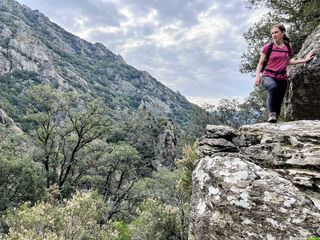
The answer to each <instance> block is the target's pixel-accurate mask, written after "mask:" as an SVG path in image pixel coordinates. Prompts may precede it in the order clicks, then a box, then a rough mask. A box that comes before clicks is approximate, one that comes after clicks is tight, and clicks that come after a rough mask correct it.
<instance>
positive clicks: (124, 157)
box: [80, 142, 141, 222]
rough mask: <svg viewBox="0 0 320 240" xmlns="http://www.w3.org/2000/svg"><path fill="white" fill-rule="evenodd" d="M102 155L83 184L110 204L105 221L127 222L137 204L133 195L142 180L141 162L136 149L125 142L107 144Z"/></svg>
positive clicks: (101, 150)
mask: <svg viewBox="0 0 320 240" xmlns="http://www.w3.org/2000/svg"><path fill="white" fill-rule="evenodd" d="M101 146H103V145H101ZM100 153H101V155H100V156H99V157H98V158H96V160H95V161H93V162H92V165H91V168H90V170H89V171H88V172H87V175H85V176H84V177H83V179H82V180H81V181H80V184H81V185H86V186H87V187H88V188H94V189H97V190H98V191H99V193H100V194H101V195H102V196H103V198H104V200H105V201H106V202H108V211H106V214H105V215H104V221H106V222H107V221H109V220H110V219H112V218H122V219H124V218H125V217H124V215H128V214H130V213H131V211H132V210H131V208H132V206H131V203H132V202H133V203H134V202H135V198H136V196H135V195H133V194H132V193H131V192H132V187H133V186H134V184H135V183H136V182H137V180H138V179H139V177H140V174H139V172H140V170H139V169H140V167H141V158H140V156H139V153H138V152H137V150H136V149H134V148H133V147H131V146H129V145H128V144H126V143H124V142H119V143H116V144H105V146H104V147H102V148H101V149H100ZM129 206H131V207H129Z"/></svg>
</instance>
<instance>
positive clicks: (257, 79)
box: [255, 76, 261, 87]
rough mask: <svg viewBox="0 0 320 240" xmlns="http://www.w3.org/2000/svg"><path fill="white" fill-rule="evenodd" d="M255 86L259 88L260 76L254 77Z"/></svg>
mask: <svg viewBox="0 0 320 240" xmlns="http://www.w3.org/2000/svg"><path fill="white" fill-rule="evenodd" d="M255 85H256V86H257V87H259V86H260V85H261V78H260V76H259V77H256V82H255Z"/></svg>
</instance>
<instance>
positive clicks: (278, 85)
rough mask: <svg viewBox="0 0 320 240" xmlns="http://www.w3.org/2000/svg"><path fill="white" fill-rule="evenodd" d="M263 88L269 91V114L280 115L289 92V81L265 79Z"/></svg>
mask: <svg viewBox="0 0 320 240" xmlns="http://www.w3.org/2000/svg"><path fill="white" fill-rule="evenodd" d="M263 86H264V87H265V88H266V89H267V90H268V93H269V94H268V109H269V112H275V113H277V116H279V115H280V111H281V104H282V101H283V98H284V95H285V94H286V90H287V80H277V79H274V78H272V77H264V79H263Z"/></svg>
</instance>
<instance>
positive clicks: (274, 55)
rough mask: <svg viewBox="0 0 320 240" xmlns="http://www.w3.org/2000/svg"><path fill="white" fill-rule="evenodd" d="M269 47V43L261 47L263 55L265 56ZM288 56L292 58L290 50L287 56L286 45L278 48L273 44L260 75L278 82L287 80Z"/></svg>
mask: <svg viewBox="0 0 320 240" xmlns="http://www.w3.org/2000/svg"><path fill="white" fill-rule="evenodd" d="M269 45H270V43H268V44H266V45H264V46H263V48H262V52H263V53H264V54H267V52H268V48H269ZM290 56H292V49H291V52H290V54H289V49H288V47H287V46H286V45H284V46H283V47H281V48H280V47H277V46H276V45H275V44H273V46H272V52H271V54H270V57H269V61H268V63H267V66H266V68H265V70H264V71H263V72H262V75H263V76H268V77H272V78H275V79H278V80H287V79H288V74H287V66H288V63H289V60H290Z"/></svg>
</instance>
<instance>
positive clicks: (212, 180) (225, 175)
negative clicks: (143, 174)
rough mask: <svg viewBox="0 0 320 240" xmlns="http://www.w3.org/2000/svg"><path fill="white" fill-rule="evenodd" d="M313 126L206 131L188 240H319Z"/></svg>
mask: <svg viewBox="0 0 320 240" xmlns="http://www.w3.org/2000/svg"><path fill="white" fill-rule="evenodd" d="M319 136H320V121H295V122H288V123H280V124H269V123H262V124H254V125H247V126H242V127H240V128H239V130H235V129H232V128H230V127H224V126H208V127H207V134H206V136H205V137H204V138H203V139H202V140H201V142H200V144H199V155H200V156H201V159H200V161H199V163H198V165H197V168H196V169H195V170H194V173H193V193H192V201H191V209H192V210H191V221H190V234H189V239H197V240H200V239H201V240H206V239H208V240H209V239H210V240H213V239H219V240H223V239H246V240H249V239H252V240H257V239H261V240H262V239H264V240H265V239H268V240H272V239H274V240H275V239H292V240H302V239H307V238H308V237H310V236H320V173H319V170H320V138H319Z"/></svg>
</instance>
